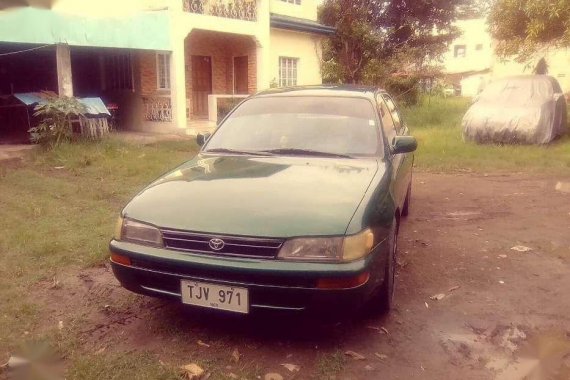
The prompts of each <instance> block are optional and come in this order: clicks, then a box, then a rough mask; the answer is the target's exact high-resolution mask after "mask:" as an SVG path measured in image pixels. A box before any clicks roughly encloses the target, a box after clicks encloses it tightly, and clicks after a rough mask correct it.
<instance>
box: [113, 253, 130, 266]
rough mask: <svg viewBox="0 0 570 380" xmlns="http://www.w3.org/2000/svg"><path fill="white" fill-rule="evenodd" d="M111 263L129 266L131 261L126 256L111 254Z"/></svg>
mask: <svg viewBox="0 0 570 380" xmlns="http://www.w3.org/2000/svg"><path fill="white" fill-rule="evenodd" d="M111 261H112V262H114V263H117V264H121V265H126V266H129V267H130V266H131V265H132V264H131V259H130V258H129V257H127V256H123V255H118V254H116V253H111Z"/></svg>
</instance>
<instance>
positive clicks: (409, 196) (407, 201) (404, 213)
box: [402, 183, 412, 216]
mask: <svg viewBox="0 0 570 380" xmlns="http://www.w3.org/2000/svg"><path fill="white" fill-rule="evenodd" d="M411 201H412V184H411V183H410V185H409V186H408V191H407V192H406V199H405V200H404V206H403V207H402V216H408V214H409V213H410V202H411Z"/></svg>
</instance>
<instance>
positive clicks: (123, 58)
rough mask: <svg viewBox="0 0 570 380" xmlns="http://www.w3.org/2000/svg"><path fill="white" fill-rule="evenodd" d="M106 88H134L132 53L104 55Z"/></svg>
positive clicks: (131, 89)
mask: <svg viewBox="0 0 570 380" xmlns="http://www.w3.org/2000/svg"><path fill="white" fill-rule="evenodd" d="M103 65H104V69H105V74H104V80H105V89H106V90H130V91H133V90H134V86H133V65H132V59H131V54H130V53H113V54H109V55H105V56H104V57H103Z"/></svg>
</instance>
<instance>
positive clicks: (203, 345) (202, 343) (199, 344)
mask: <svg viewBox="0 0 570 380" xmlns="http://www.w3.org/2000/svg"><path fill="white" fill-rule="evenodd" d="M196 343H197V344H198V346H202V347H206V348H210V345H209V344H208V343H204V342H202V341H201V340H199V341H198V342H196Z"/></svg>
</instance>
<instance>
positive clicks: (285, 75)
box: [279, 57, 299, 87]
mask: <svg viewBox="0 0 570 380" xmlns="http://www.w3.org/2000/svg"><path fill="white" fill-rule="evenodd" d="M298 62H299V59H298V58H289V57H280V58H279V86H280V87H287V86H296V85H297V66H298Z"/></svg>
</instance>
